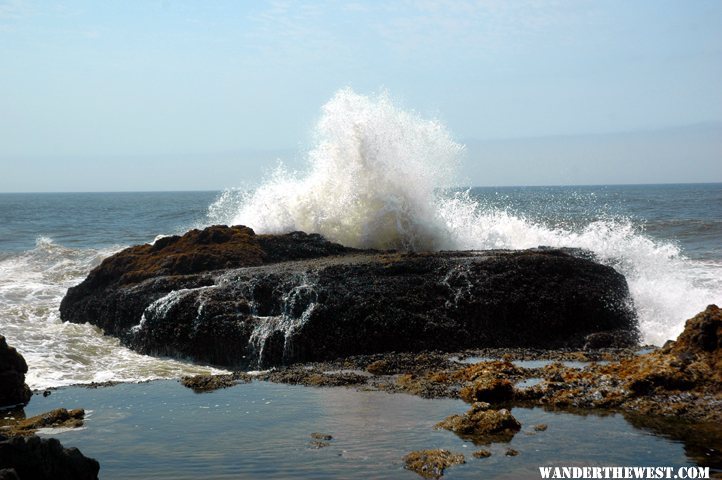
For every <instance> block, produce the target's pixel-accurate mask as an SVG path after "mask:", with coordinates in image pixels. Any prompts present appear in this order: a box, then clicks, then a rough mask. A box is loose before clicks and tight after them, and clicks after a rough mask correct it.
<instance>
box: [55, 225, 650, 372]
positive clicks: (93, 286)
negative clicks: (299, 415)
mask: <svg viewBox="0 0 722 480" xmlns="http://www.w3.org/2000/svg"><path fill="white" fill-rule="evenodd" d="M60 310H61V315H62V318H63V320H67V321H71V322H90V323H92V324H95V325H98V326H100V327H101V328H103V329H104V331H105V332H106V333H107V334H112V335H115V336H118V337H120V338H122V339H123V341H124V342H125V343H126V344H127V345H129V346H130V347H132V348H134V349H135V350H138V351H140V352H142V353H148V354H159V355H171V356H182V357H186V358H191V359H194V360H197V361H201V362H208V363H212V364H217V365H223V366H228V367H240V368H244V367H249V366H250V367H256V366H261V367H266V366H271V365H279V364H288V363H293V362H297V361H316V360H325V359H333V358H338V357H344V356H348V355H353V354H368V353H375V352H389V351H422V350H435V349H439V350H445V351H450V350H457V349H462V348H471V347H484V346H493V347H504V346H529V347H533V346H537V347H545V348H551V347H564V346H576V347H581V346H582V345H584V343H585V337H586V336H588V335H589V334H593V333H597V332H611V331H613V332H625V334H624V335H626V339H627V341H628V342H630V343H633V342H634V341H635V340H636V318H635V315H634V311H633V308H632V306H631V302H630V298H629V294H628V290H627V284H626V281H625V279H624V277H623V276H622V275H620V274H618V273H617V272H616V271H614V270H613V269H612V268H610V267H606V266H603V265H600V264H598V263H596V262H594V261H592V260H591V259H590V258H589V256H588V254H586V253H585V252H582V251H578V250H572V249H546V248H540V249H532V250H525V251H485V252H435V253H396V252H377V251H361V250H354V249H350V248H346V247H343V246H341V245H338V244H334V243H330V242H328V241H326V240H325V239H323V238H322V237H320V236H318V235H307V234H305V233H302V232H295V233H291V234H286V235H255V234H254V233H253V231H252V230H251V229H249V228H247V227H240V226H237V227H225V226H215V227H209V228H207V229H205V230H192V231H190V232H188V233H186V234H185V235H183V236H182V237H177V236H176V237H167V238H162V239H160V240H158V241H156V242H155V243H154V244H152V245H141V246H136V247H131V248H128V249H126V250H124V251H122V252H119V253H118V254H116V255H114V256H112V257H110V258H108V259H106V260H105V261H104V262H103V263H102V264H101V265H100V266H98V267H97V268H96V269H94V270H93V271H92V272H91V273H90V274H89V275H88V277H87V278H86V280H85V281H83V282H82V283H81V284H80V285H78V286H76V287H73V288H71V289H69V290H68V294H67V295H66V297H65V298H64V299H63V302H62V304H61V307H60ZM615 335H619V333H615Z"/></svg>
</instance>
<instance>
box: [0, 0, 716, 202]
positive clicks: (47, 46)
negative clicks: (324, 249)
mask: <svg viewBox="0 0 722 480" xmlns="http://www.w3.org/2000/svg"><path fill="white" fill-rule="evenodd" d="M347 86H348V87H351V88H353V89H354V90H355V91H356V92H359V93H364V94H373V93H375V92H380V91H388V92H389V94H390V95H391V97H392V98H393V99H394V101H395V102H396V103H397V104H399V105H401V106H402V107H403V108H405V109H409V110H413V111H415V112H416V113H417V114H418V115H420V116H422V117H428V118H433V119H438V120H439V121H441V122H442V123H443V124H444V125H446V127H447V128H448V130H449V131H450V132H451V134H452V135H453V137H454V138H455V139H456V140H457V141H459V142H462V143H464V144H466V145H467V150H466V154H465V157H464V159H463V163H462V168H461V170H462V171H461V172H460V174H461V178H463V180H462V181H463V182H464V183H466V184H469V185H539V184H544V185H548V184H599V183H676V182H700V181H710V182H722V2H720V1H717V0H711V1H708V0H695V1H693V2H689V1H682V0H679V1H667V0H639V1H634V2H630V1H627V0H621V1H611V0H599V1H587V0H570V1H563V0H559V1H553V0H549V1H531V0H517V1H506V0H486V1H464V0H458V1H442V0H439V1H422V0H420V1H396V2H373V1H363V2H342V1H313V2H311V1H309V2H283V1H274V2H260V1H259V2H255V1H254V2H251V1H248V2H238V1H214V0H208V1H197V2H190V1H184V0H180V1H132V0H129V1H122V2H121V1H108V2H96V1H62V2H55V1H51V0H48V1H32V0H0V192H10V191H108V190H112V191H122V190H216V189H222V188H225V187H233V186H238V185H243V184H249V183H253V182H257V181H258V180H259V179H260V178H261V177H262V176H263V175H264V174H265V173H267V172H268V171H269V170H270V169H272V168H273V167H274V166H275V164H276V162H277V159H279V158H280V159H283V160H284V161H285V162H286V163H288V164H291V165H292V166H293V165H302V164H303V158H304V152H305V151H307V150H308V149H309V148H310V147H311V146H312V145H310V142H311V141H312V135H311V132H312V131H313V126H314V124H315V122H316V121H317V120H318V118H319V115H320V109H321V107H322V105H324V104H325V103H326V102H327V101H328V100H329V99H330V98H332V97H333V95H334V93H335V92H336V91H337V90H339V89H341V88H344V87H347Z"/></svg>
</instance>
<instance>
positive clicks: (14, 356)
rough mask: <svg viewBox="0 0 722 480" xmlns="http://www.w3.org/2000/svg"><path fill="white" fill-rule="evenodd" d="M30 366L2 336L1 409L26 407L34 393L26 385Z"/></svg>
mask: <svg viewBox="0 0 722 480" xmlns="http://www.w3.org/2000/svg"><path fill="white" fill-rule="evenodd" d="M27 371H28V364H27V363H25V359H24V358H23V356H22V355H20V354H19V353H18V351H17V350H15V349H14V348H13V347H10V346H8V344H7V342H6V341H5V337H3V336H2V335H0V408H2V407H9V406H15V405H26V404H27V403H28V402H29V401H30V397H31V396H32V392H31V391H30V389H29V388H28V386H27V385H26V384H25V374H26V373H27Z"/></svg>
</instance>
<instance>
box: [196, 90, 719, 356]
mask: <svg viewBox="0 0 722 480" xmlns="http://www.w3.org/2000/svg"><path fill="white" fill-rule="evenodd" d="M314 136H315V147H314V148H313V149H311V150H310V151H309V152H308V155H307V168H306V170H305V171H303V172H289V171H287V170H285V169H284V168H283V167H279V168H278V169H277V170H276V171H275V172H274V173H273V174H272V175H271V176H270V177H269V178H268V179H267V180H266V181H265V182H264V183H263V184H262V185H260V186H259V187H258V188H256V189H255V190H252V191H241V190H228V191H226V192H224V193H223V194H222V195H221V196H220V197H219V198H218V199H217V201H216V202H215V203H213V204H212V205H211V206H210V208H209V215H208V222H209V223H227V224H244V225H248V226H250V227H252V228H253V229H254V230H256V231H257V232H259V233H283V232H290V231H294V230H302V231H305V232H314V233H320V234H322V235H324V236H325V237H326V238H328V239H329V240H332V241H335V242H338V243H341V244H344V245H347V246H352V247H361V248H379V249H388V248H393V249H402V250H445V249H447V250H481V249H491V248H503V249H522V248H530V247H536V246H540V245H546V246H556V247H562V246H568V247H581V248H585V249H588V250H591V251H592V252H594V253H595V255H596V256H597V258H598V260H599V261H601V262H602V263H605V264H607V265H610V266H612V267H614V268H615V269H617V270H618V271H619V272H621V273H622V274H624V275H625V276H626V277H627V281H628V283H629V286H630V290H631V294H632V297H633V299H634V302H635V306H636V309H637V312H638V315H639V320H640V327H641V331H642V334H643V338H644V340H645V341H646V342H649V343H654V344H661V343H663V342H664V341H666V340H667V339H670V338H675V337H676V336H677V335H678V334H679V333H680V332H681V330H682V328H683V326H684V320H685V319H687V318H689V317H691V316H692V315H694V314H695V313H697V312H699V311H700V310H702V309H703V308H704V307H705V306H706V305H707V304H709V303H714V302H720V300H722V280H720V279H722V264H719V263H714V262H706V263H702V262H698V261H692V260H690V259H688V258H686V257H685V256H684V255H683V253H682V252H681V250H680V249H679V247H678V246H676V245H674V244H673V243H671V242H665V241H662V240H658V239H652V238H651V237H649V236H647V235H645V234H644V232H643V231H642V229H641V228H640V227H639V225H637V224H635V223H634V222H632V221H631V220H629V219H624V218H602V219H597V220H593V221H589V222H587V223H586V224H584V225H578V226H575V227H553V226H549V225H548V224H547V223H545V222H543V221H539V220H535V219H530V218H526V217H525V216H523V215H520V214H515V213H510V212H509V211H507V210H504V209H500V208H498V207H485V206H484V205H483V204H482V203H481V202H480V201H479V200H478V199H477V198H475V197H474V195H473V194H472V193H471V192H470V191H461V192H460V191H453V190H451V187H452V186H453V185H454V184H455V182H458V178H457V177H456V172H457V167H458V165H459V163H460V158H461V156H462V154H463V152H464V147H463V146H462V145H460V144H458V143H456V142H455V141H454V140H452V137H451V135H450V133H449V132H448V131H447V129H446V128H445V127H444V125H443V124H441V123H440V122H439V121H436V120H428V119H424V118H421V117H420V116H419V115H417V114H415V113H414V112H408V111H405V110H403V109H401V108H399V107H398V106H396V105H395V104H394V103H393V102H392V100H391V98H390V97H389V95H388V94H386V93H382V94H379V95H376V96H364V95H360V94H357V93H355V92H353V91H352V90H351V89H343V90H340V91H339V92H337V93H336V95H335V96H334V97H333V98H332V99H331V100H330V101H329V102H328V103H327V104H326V105H324V106H323V109H322V115H321V118H320V120H319V122H318V124H317V126H316V129H315V132H314Z"/></svg>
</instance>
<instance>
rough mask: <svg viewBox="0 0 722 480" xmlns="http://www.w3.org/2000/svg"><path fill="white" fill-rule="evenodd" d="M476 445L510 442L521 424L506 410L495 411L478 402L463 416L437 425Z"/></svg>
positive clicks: (454, 417) (487, 405)
mask: <svg viewBox="0 0 722 480" xmlns="http://www.w3.org/2000/svg"><path fill="white" fill-rule="evenodd" d="M436 428H444V429H446V430H451V431H452V432H454V433H456V434H457V435H459V436H460V437H462V438H464V439H468V440H470V441H472V442H474V443H490V442H509V441H511V439H512V438H513V437H514V435H515V434H516V432H518V431H519V430H520V429H521V424H520V423H519V422H518V421H517V419H516V418H514V416H513V415H512V414H511V412H510V411H509V410H507V409H505V408H502V409H501V410H494V409H492V408H491V406H490V405H489V404H488V403H484V402H477V403H474V404H473V405H472V406H471V409H469V411H468V412H466V413H465V414H463V415H451V416H449V417H447V418H445V419H444V420H442V421H441V422H439V423H437V424H436Z"/></svg>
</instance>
